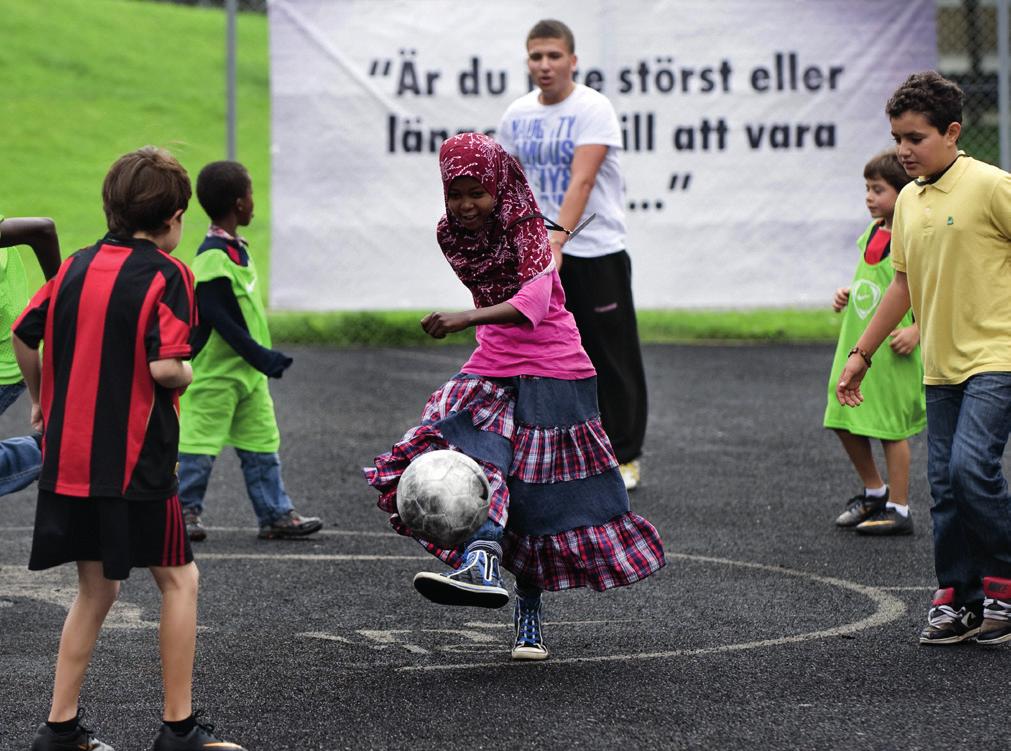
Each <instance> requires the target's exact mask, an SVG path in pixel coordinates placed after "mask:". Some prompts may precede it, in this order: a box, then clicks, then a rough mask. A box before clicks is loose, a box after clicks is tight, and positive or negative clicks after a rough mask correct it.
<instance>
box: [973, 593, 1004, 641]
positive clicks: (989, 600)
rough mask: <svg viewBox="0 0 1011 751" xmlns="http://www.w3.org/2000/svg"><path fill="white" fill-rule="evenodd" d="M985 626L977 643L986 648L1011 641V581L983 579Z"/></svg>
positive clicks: (980, 631) (981, 629) (977, 637)
mask: <svg viewBox="0 0 1011 751" xmlns="http://www.w3.org/2000/svg"><path fill="white" fill-rule="evenodd" d="M983 595H984V600H983V625H982V626H981V627H980V629H979V634H978V635H977V636H976V642H977V643H978V644H983V645H984V646H991V645H994V644H1003V643H1004V642H1006V641H1011V579H999V578H997V577H996V576H984V577H983Z"/></svg>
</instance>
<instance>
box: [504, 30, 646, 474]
mask: <svg viewBox="0 0 1011 751" xmlns="http://www.w3.org/2000/svg"><path fill="white" fill-rule="evenodd" d="M575 49H576V44H575V39H574V37H573V35H572V31H571V30H570V29H569V27H568V26H566V25H565V24H564V23H562V22H561V21H555V20H543V21H538V22H537V23H536V24H535V25H534V27H533V28H532V29H531V30H530V33H529V34H527V67H528V68H529V70H530V75H531V77H532V78H533V81H534V82H535V83H536V84H537V89H535V90H534V91H531V92H530V93H529V94H526V95H524V96H522V97H520V98H519V99H517V100H516V101H514V102H513V103H512V104H511V105H510V106H509V108H508V109H507V110H506V112H505V114H504V115H503V116H502V122H501V123H500V125H499V129H498V135H497V138H498V141H499V143H501V144H502V146H503V147H504V148H505V149H506V151H508V152H509V153H510V154H512V155H514V156H515V157H516V158H518V159H519V160H520V162H521V163H522V164H523V170H524V171H525V172H526V175H527V180H528V181H529V182H530V187H531V188H532V189H533V192H534V195H535V197H536V198H537V203H538V205H539V206H540V209H541V211H542V212H543V213H544V214H545V215H546V216H547V217H549V218H550V219H551V220H553V221H555V222H557V224H559V225H561V226H562V227H565V228H568V229H572V228H574V227H575V226H576V225H578V224H579V222H581V221H583V219H585V218H586V217H588V216H590V215H591V214H596V215H597V216H596V218H595V219H594V221H593V222H591V223H590V224H589V225H587V226H586V227H585V228H584V229H583V230H582V231H581V232H580V233H579V234H578V235H577V236H576V237H573V238H572V240H571V241H568V234H567V233H566V232H565V231H560V230H559V231H554V232H552V233H551V250H552V253H553V255H554V257H555V263H556V264H557V265H558V267H559V274H560V276H561V279H562V286H563V287H564V289H565V298H566V302H565V305H566V307H567V308H568V309H569V310H570V311H572V314H573V316H574V317H575V319H576V325H577V326H578V327H579V334H580V336H581V337H582V340H583V347H584V348H585V349H586V352H587V354H588V355H589V356H590V359H591V360H592V362H593V366H594V367H595V368H596V370H597V399H598V401H599V403H600V414H601V419H602V421H603V424H604V429H605V430H606V431H607V434H608V436H609V437H610V439H611V443H612V445H613V447H614V453H615V455H616V456H617V458H618V461H619V462H620V463H621V475H622V479H624V481H625V486H626V487H627V488H628V489H629V490H632V489H634V488H635V487H636V486H637V485H638V483H639V455H640V454H641V453H642V442H643V437H644V435H645V433H646V414H647V412H646V376H645V373H644V372H643V366H642V354H641V352H640V351H639V334H638V330H637V327H636V320H635V307H634V305H633V302H632V268H631V261H630V260H629V257H628V253H627V252H626V251H625V211H624V194H625V186H624V180H623V179H622V175H621V166H620V164H619V162H618V150H619V149H621V148H622V138H621V129H620V127H619V125H618V117H617V115H616V114H615V112H614V107H612V106H611V103H610V102H609V101H608V100H607V98H606V97H605V96H604V95H603V94H600V93H599V92H597V91H594V90H593V89H591V88H589V87H587V86H583V85H582V84H577V83H575V81H574V80H573V71H574V69H575V67H576V54H575ZM563 260H564V263H563Z"/></svg>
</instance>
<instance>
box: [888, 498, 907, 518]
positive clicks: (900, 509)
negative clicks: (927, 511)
mask: <svg viewBox="0 0 1011 751" xmlns="http://www.w3.org/2000/svg"><path fill="white" fill-rule="evenodd" d="M885 508H893V509H895V510H896V511H898V512H899V514H900V515H902V516H909V506H908V505H906V504H904V503H892V502H891V501H889V502H888V503H886V504H885Z"/></svg>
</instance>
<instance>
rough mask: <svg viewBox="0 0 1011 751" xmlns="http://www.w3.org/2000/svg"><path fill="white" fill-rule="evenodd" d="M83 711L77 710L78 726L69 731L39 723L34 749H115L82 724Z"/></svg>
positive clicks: (73, 750) (75, 750)
mask: <svg viewBox="0 0 1011 751" xmlns="http://www.w3.org/2000/svg"><path fill="white" fill-rule="evenodd" d="M81 714H82V713H81V712H80V710H78V712H77V717H78V721H77V727H76V728H75V729H74V730H71V731H70V732H69V733H56V732H53V730H52V729H51V728H50V727H49V726H48V725H47V724H46V723H44V722H43V723H42V724H41V725H39V729H38V730H36V731H35V740H33V741H32V751H115V749H114V748H113V747H112V746H110V745H109V744H108V743H102V741H100V740H98V738H96V737H95V736H94V734H93V733H92V732H91V730H89V729H88V728H86V727H84V725H82V724H81V721H80V717H81Z"/></svg>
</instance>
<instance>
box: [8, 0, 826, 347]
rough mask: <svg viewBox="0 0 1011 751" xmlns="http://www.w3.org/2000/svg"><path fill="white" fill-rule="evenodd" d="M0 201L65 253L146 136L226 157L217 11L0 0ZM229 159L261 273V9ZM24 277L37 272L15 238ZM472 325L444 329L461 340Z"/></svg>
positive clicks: (778, 333)
mask: <svg viewBox="0 0 1011 751" xmlns="http://www.w3.org/2000/svg"><path fill="white" fill-rule="evenodd" d="M0 18H2V19H3V43H2V44H0V70H2V71H3V84H4V86H3V94H2V95H0V122H2V123H3V131H2V135H0V165H3V170H2V175H3V179H2V180H0V213H2V214H6V215H7V216H52V217H53V218H55V219H56V222H57V227H58V229H59V233H60V239H61V243H62V246H63V252H64V255H67V254H69V253H70V252H72V251H73V250H75V249H77V248H79V247H82V246H85V245H89V244H91V243H93V242H94V241H95V240H97V239H98V238H99V237H100V236H101V235H102V234H103V232H104V228H105V219H104V217H103V215H102V198H101V185H102V178H103V177H104V176H105V173H106V171H107V170H108V168H109V165H111V164H112V162H113V161H115V159H116V158H117V157H118V156H120V155H121V154H123V153H125V152H127V151H130V150H132V149H135V148H137V147H139V146H143V145H145V144H155V145H158V146H164V147H166V148H168V149H170V150H171V151H172V152H173V153H174V154H175V155H176V156H177V157H178V158H179V160H180V161H181V162H182V163H183V165H184V166H185V167H186V169H187V170H188V171H189V173H190V177H191V178H192V179H193V180H194V181H195V179H196V175H197V173H198V172H199V170H200V168H201V167H202V166H203V165H204V164H205V163H207V162H209V161H212V160H215V159H223V158H225V156H226V154H225V149H226V134H225V109H226V102H225V21H226V16H225V13H224V11H222V10H219V9H205V8H194V7H185V6H176V5H169V4H163V3H150V2H143V0H0ZM238 49H239V54H238V61H237V68H238V71H237V73H238V75H237V78H238V114H239V125H238V134H237V142H238V155H237V157H238V159H239V160H240V161H242V162H244V163H245V164H246V166H247V167H248V168H249V171H250V174H251V175H252V177H253V186H254V193H255V196H256V205H257V211H256V218H255V219H254V221H253V223H252V225H250V227H248V228H247V230H245V232H244V234H245V235H246V236H247V238H248V239H249V240H250V244H251V249H252V252H253V256H254V258H255V260H256V263H257V266H258V267H259V270H260V275H261V277H262V278H263V279H264V281H265V284H263V285H262V287H261V289H263V290H264V294H266V290H267V288H268V285H269V276H268V275H269V271H270V265H269V242H270V148H269V141H270V137H269V131H270V92H269V76H268V50H267V18H266V16H264V15H259V14H253V13H243V14H240V15H239V19H238ZM206 224H207V219H206V217H205V216H204V214H203V211H202V210H201V209H200V206H199V204H198V203H197V201H196V197H194V199H193V201H192V202H191V204H190V209H189V211H188V212H187V214H186V222H185V231H184V234H183V240H182V243H181V245H180V247H179V250H178V251H177V255H178V256H179V257H180V258H182V259H183V260H184V261H189V260H191V259H192V257H193V253H194V251H195V250H196V247H197V245H198V244H199V242H200V239H201V238H202V237H203V233H204V230H205V228H206ZM22 253H23V254H24V256H25V265H26V267H27V268H28V270H29V274H30V275H31V277H30V282H31V283H33V286H37V285H38V284H39V283H41V281H42V275H41V272H39V270H38V266H37V264H36V263H35V262H34V260H33V259H31V258H30V256H31V252H30V251H29V250H27V249H24V250H22ZM424 312H427V311H397V312H387V313H383V312H378V313H320V314H303V313H272V314H271V328H272V330H273V331H274V332H275V337H276V338H277V339H278V340H281V341H294V342H312V343H325V344H334V345H365V344H376V343H381V344H391V345H392V344H423V343H437V342H434V341H433V340H431V339H429V338H428V337H427V336H425V334H424V333H423V332H422V331H421V328H420V326H419V325H418V321H419V320H420V318H421V316H422V315H423V313H424ZM837 325H838V321H837V317H836V316H833V315H832V314H831V313H829V312H826V311H822V310H795V311H790V310H758V311H739V312H719V311H714V312H697V311H641V312H640V329H641V332H642V336H643V340H644V341H648V342H672V341H692V340H700V339H701V340H766V339H773V340H780V341H782V340H804V341H822V340H829V339H832V338H834V336H835V334H836V331H837V328H836V327H837ZM469 339H470V337H469V335H456V336H455V337H448V338H447V339H445V340H442V341H443V342H449V343H452V342H460V341H469Z"/></svg>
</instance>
